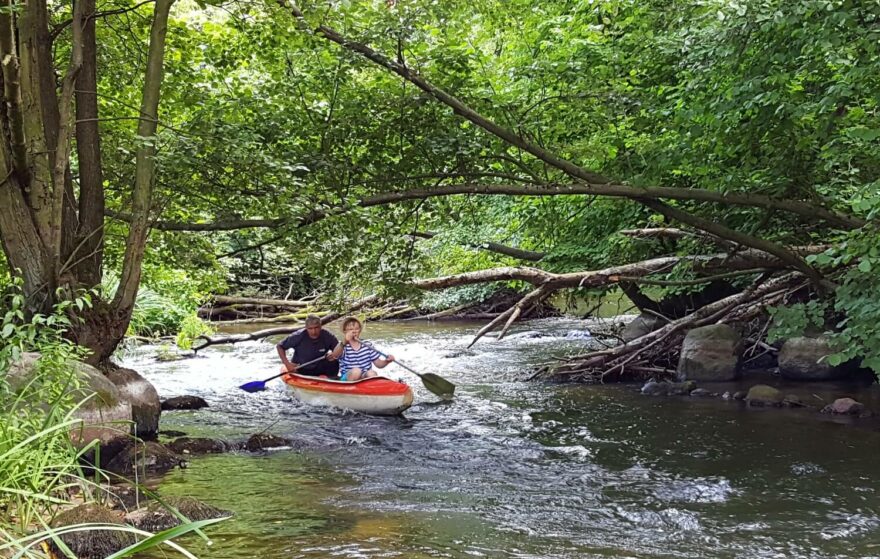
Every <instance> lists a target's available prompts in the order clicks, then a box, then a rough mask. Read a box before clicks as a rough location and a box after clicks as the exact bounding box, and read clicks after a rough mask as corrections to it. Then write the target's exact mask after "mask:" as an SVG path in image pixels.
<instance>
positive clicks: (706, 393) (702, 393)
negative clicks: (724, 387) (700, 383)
mask: <svg viewBox="0 0 880 559" xmlns="http://www.w3.org/2000/svg"><path fill="white" fill-rule="evenodd" d="M690 395H691V396H694V397H697V398H708V397H711V396H716V394H715V393H714V392H712V391H711V390H706V389H705V388H697V389H696V390H693V391H691V393H690Z"/></svg>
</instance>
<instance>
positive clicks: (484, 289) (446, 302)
mask: <svg viewBox="0 0 880 559" xmlns="http://www.w3.org/2000/svg"><path fill="white" fill-rule="evenodd" d="M497 289H498V285H497V284H488V283H483V284H475V285H462V286H459V287H452V288H449V289H444V290H443V291H435V292H429V293H426V294H425V296H424V297H423V298H422V307H423V308H425V309H427V310H429V311H431V312H436V311H440V310H443V309H449V308H452V307H456V306H458V305H463V304H465V303H480V302H482V301H485V300H486V299H488V298H489V297H491V296H492V294H493V293H495V291H496V290H497Z"/></svg>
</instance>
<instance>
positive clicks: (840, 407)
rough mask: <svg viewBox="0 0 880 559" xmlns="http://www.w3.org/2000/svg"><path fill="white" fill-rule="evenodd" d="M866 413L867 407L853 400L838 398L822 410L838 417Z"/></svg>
mask: <svg viewBox="0 0 880 559" xmlns="http://www.w3.org/2000/svg"><path fill="white" fill-rule="evenodd" d="M864 411H865V405H864V404H862V403H861V402H857V401H855V400H853V399H852V398H838V399H836V400H834V402H832V403H830V404H828V405H827V406H825V407H824V408H822V413H833V414H837V415H861V414H862V412H864Z"/></svg>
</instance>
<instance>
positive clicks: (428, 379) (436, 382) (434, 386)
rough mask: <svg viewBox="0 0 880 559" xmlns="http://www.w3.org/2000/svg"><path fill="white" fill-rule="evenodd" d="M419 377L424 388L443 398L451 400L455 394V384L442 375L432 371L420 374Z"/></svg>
mask: <svg viewBox="0 0 880 559" xmlns="http://www.w3.org/2000/svg"><path fill="white" fill-rule="evenodd" d="M419 377H421V379H422V384H424V385H425V388H427V389H428V390H430V391H431V392H433V393H434V394H436V395H437V396H440V397H441V398H443V399H444V400H451V399H452V395H453V394H455V385H454V384H452V383H451V382H449V381H448V380H446V379H445V378H443V377H440V376H437V375H435V374H434V373H424V374H420V375H419Z"/></svg>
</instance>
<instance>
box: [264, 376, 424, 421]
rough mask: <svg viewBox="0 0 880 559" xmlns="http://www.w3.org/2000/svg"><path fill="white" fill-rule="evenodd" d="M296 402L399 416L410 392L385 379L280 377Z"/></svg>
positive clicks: (399, 383)
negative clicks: (349, 379)
mask: <svg viewBox="0 0 880 559" xmlns="http://www.w3.org/2000/svg"><path fill="white" fill-rule="evenodd" d="M281 378H282V380H284V382H285V383H287V387H288V388H289V389H290V391H291V392H293V395H294V396H295V397H296V399H297V400H299V401H301V402H303V403H306V404H309V405H312V406H332V407H334V408H341V409H348V410H352V411H357V412H361V413H369V414H373V415H399V414H401V413H402V412H403V411H404V410H406V409H407V408H409V407H410V406H411V405H412V401H413V393H412V389H411V388H410V387H409V386H407V385H406V384H404V383H402V382H397V381H395V380H391V379H390V378H386V377H370V378H366V379H361V380H356V381H350V382H349V381H341V380H329V379H326V378H320V377H307V376H304V375H297V374H295V373H290V374H287V375H284V376H283V377H281Z"/></svg>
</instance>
